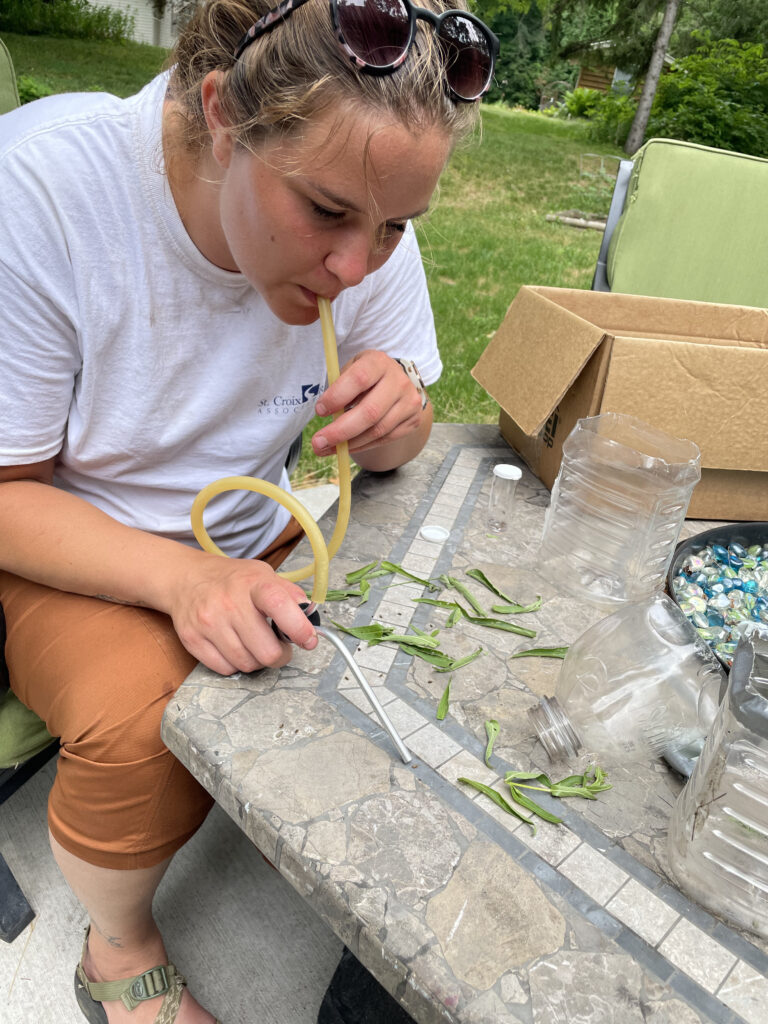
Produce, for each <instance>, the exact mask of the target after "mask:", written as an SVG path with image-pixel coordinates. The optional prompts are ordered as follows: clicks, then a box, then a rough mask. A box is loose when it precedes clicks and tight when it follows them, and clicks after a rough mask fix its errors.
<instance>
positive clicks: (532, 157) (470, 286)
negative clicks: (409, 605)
mask: <svg viewBox="0 0 768 1024" xmlns="http://www.w3.org/2000/svg"><path fill="white" fill-rule="evenodd" d="M3 39H4V41H5V43H6V44H7V46H8V49H9V50H10V52H11V56H12V57H13V60H14V64H15V66H16V72H17V74H26V75H30V76H32V77H33V78H35V79H38V80H39V81H41V82H43V83H45V84H46V85H47V86H48V87H49V88H51V89H52V90H53V91H54V92H62V91H67V90H84V89H85V90H99V89H101V90H106V91H109V92H114V93H116V94H117V95H120V96H128V95H130V94H131V93H133V92H136V91H137V90H138V89H140V88H141V87H142V85H144V84H145V83H146V82H147V81H148V80H149V79H150V78H151V77H152V76H153V75H154V74H156V73H157V71H158V70H159V69H160V67H161V66H162V64H163V61H164V60H165V56H166V54H165V51H164V50H162V49H158V48H157V47H152V46H147V45H144V44H139V43H110V42H103V43H93V42H86V41H83V40H76V39H49V38H46V37H42V36H18V35H13V34H10V33H8V34H6V35H4V36H3ZM482 120H483V130H482V133H481V135H480V136H479V137H478V138H477V139H475V140H473V141H472V142H470V143H468V144H466V145H465V146H463V147H462V148H461V149H460V150H459V151H457V152H456V153H455V154H454V157H453V159H452V161H451V163H450V166H449V167H448V169H447V171H446V172H445V174H444V176H443V179H442V182H441V185H440V192H439V195H438V196H437V197H436V200H435V202H434V203H433V209H432V211H431V213H430V214H429V216H428V218H426V219H425V220H424V221H423V222H422V223H420V224H419V225H418V229H417V230H418V234H419V242H420V244H421V248H422V254H423V256H424V259H425V265H426V268H427V276H428V280H429V289H430V295H431V298H432V305H433V308H434V312H435V322H436V325H437V335H438V340H439V343H440V351H441V354H442V358H443V363H444V365H445V369H444V372H443V376H442V378H441V379H440V381H438V383H437V384H435V385H434V386H433V387H432V388H431V389H430V396H431V398H432V401H433V404H434V407H435V419H436V420H437V421H438V422H446V421H447V422H455V423H459V422H471V423H489V422H494V421H495V420H496V418H497V416H498V408H497V407H496V406H495V404H494V403H493V402H492V401H491V400H490V399H489V398H488V397H487V395H486V394H485V392H484V391H483V390H482V389H481V388H480V387H479V386H478V385H477V384H475V382H474V381H473V380H472V378H471V377H470V374H469V371H470V369H471V368H472V366H474V364H475V362H476V361H477V359H478V357H479V355H480V353H481V352H482V351H483V349H484V348H485V346H486V345H487V344H488V340H489V338H490V337H491V335H492V334H493V332H494V330H495V329H496V328H497V327H498V325H499V323H500V322H501V320H502V319H503V317H504V313H505V311H506V309H507V307H508V306H509V303H510V302H511V301H512V299H513V298H514V296H515V294H516V293H517V290H518V288H519V287H520V285H523V284H541V285H554V286H561V287H569V288H589V287H590V284H591V281H592V274H593V272H594V267H595V262H596V260H597V253H598V250H599V248H600V239H601V236H600V233H599V232H597V231H592V230H579V229H577V228H572V227H566V226H564V225H562V224H558V223H551V222H548V221H547V220H546V219H545V218H546V215H547V214H548V213H558V212H561V211H565V210H580V211H582V212H584V213H587V214H600V213H602V214H605V213H607V211H608V205H609V203H610V198H611V193H612V190H613V180H612V176H611V175H612V174H613V173H614V172H615V167H616V161H615V159H606V160H605V170H606V171H607V172H608V173H588V174H587V173H581V171H582V170H586V169H587V168H589V169H590V170H591V171H594V169H595V165H596V164H597V165H599V161H597V160H595V159H594V158H586V157H585V154H590V153H594V154H598V155H599V156H605V157H612V158H615V157H618V156H620V155H622V154H621V152H620V150H618V149H616V148H612V147H606V146H602V145H597V144H596V143H594V142H592V141H591V140H590V139H589V138H588V136H587V127H588V126H587V123H586V122H584V121H559V120H554V119H552V118H547V117H544V116H543V115H540V114H538V113H532V112H528V111H522V110H510V109H508V108H505V107H501V106H489V105H487V106H485V107H484V108H483V118H482ZM582 165H583V166H582ZM321 422H322V421H321V420H320V419H316V420H315V421H313V423H312V424H310V426H309V427H308V428H307V433H308V434H310V433H313V432H314V431H315V430H317V429H318V428H319V426H320V424H321ZM333 472H334V465H333V464H332V463H331V462H329V460H327V459H324V460H319V459H316V458H315V457H314V456H313V455H312V454H311V452H309V453H308V445H306V444H305V445H304V451H303V453H302V457H301V461H300V463H299V467H298V470H297V472H296V474H295V475H294V479H295V480H301V481H309V480H318V479H320V480H322V479H324V478H327V477H329V476H331V475H332V473H333Z"/></svg>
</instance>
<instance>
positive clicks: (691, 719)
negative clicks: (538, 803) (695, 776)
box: [529, 593, 727, 774]
mask: <svg viewBox="0 0 768 1024" xmlns="http://www.w3.org/2000/svg"><path fill="white" fill-rule="evenodd" d="M726 685H727V679H726V675H725V671H724V669H723V667H722V665H721V664H720V662H719V661H718V660H717V658H716V657H715V656H714V654H713V653H712V651H711V650H710V648H709V647H708V646H707V644H706V643H705V642H704V641H703V640H702V639H701V637H699V636H698V634H697V633H696V630H695V629H694V628H693V626H692V625H691V624H690V622H689V621H688V620H687V619H686V617H685V615H684V614H683V613H682V612H681V611H680V609H679V608H678V606H677V605H676V604H675V603H674V602H673V601H672V600H670V598H669V597H667V596H666V594H663V593H658V594H654V595H653V596H652V597H651V598H649V599H648V600H646V601H644V602H642V603H638V604H632V605H625V606H623V607H622V608H620V609H619V610H618V611H616V612H614V613H613V614H612V615H608V616H606V617H605V618H604V619H601V620H600V621H599V622H597V623H596V624H595V625H594V626H592V627H591V628H590V629H588V630H587V631H586V632H585V633H583V634H582V635H581V636H580V637H579V639H578V640H577V641H576V642H575V643H573V644H571V646H570V648H569V649H568V652H567V654H566V656H565V659H564V660H563V666H562V669H561V671H560V676H559V677H558V681H557V686H556V690H555V697H554V698H553V699H552V698H546V697H545V698H543V699H542V701H541V702H540V704H539V705H537V706H535V707H533V708H531V709H530V712H529V714H530V716H531V718H532V719H533V723H534V726H535V728H536V731H537V733H538V735H539V739H540V740H541V742H542V744H543V746H544V748H545V750H546V751H547V753H548V754H549V755H550V757H552V758H553V759H555V758H567V757H574V756H575V755H576V754H577V753H578V752H579V749H580V748H581V747H584V748H586V750H587V751H588V752H590V753H594V754H596V755H597V756H598V757H600V758H601V759H603V760H604V762H605V763H607V764H610V763H614V764H616V763H621V764H623V763H624V762H626V761H637V760H644V761H645V760H649V759H651V758H653V757H664V758H665V759H666V760H667V761H669V762H670V763H671V764H672V765H673V766H674V767H676V768H678V770H680V771H681V772H682V773H683V774H690V770H691V769H692V767H693V765H692V763H691V760H692V759H694V758H695V757H697V756H698V754H699V753H700V751H701V748H702V747H703V745H704V739H705V737H706V735H707V732H708V731H709V729H710V727H711V725H712V722H713V721H714V719H715V716H716V714H717V709H718V705H719V702H720V697H721V693H722V692H723V691H724V690H725V687H726ZM601 763H603V761H601Z"/></svg>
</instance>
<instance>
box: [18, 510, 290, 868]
mask: <svg viewBox="0 0 768 1024" xmlns="http://www.w3.org/2000/svg"><path fill="white" fill-rule="evenodd" d="M301 536H302V531H301V527H300V526H299V524H298V523H297V522H296V521H295V520H292V521H291V522H290V523H289V524H288V526H287V527H286V528H285V530H284V531H283V532H282V533H281V534H280V536H279V537H278V538H277V539H276V540H275V541H274V543H273V544H271V545H270V547H269V548H268V549H267V550H266V551H265V552H263V553H262V555H261V556H260V558H261V559H262V560H264V561H266V562H269V564H270V565H271V566H272V567H273V568H276V567H277V566H278V565H280V563H281V562H282V561H283V560H284V559H285V558H286V557H287V555H288V554H289V553H290V551H291V550H292V549H293V548H294V547H295V546H296V544H297V543H298V542H299V540H300V539H301ZM0 605H2V608H3V612H4V614H5V619H6V629H7V638H6V647H5V657H6V662H7V664H8V672H9V676H10V681H11V689H12V690H13V691H14V693H15V694H16V695H17V697H18V698H19V700H21V701H22V702H23V703H24V704H26V705H27V707H29V708H31V709H32V710H33V711H34V712H35V713H36V714H37V715H39V717H40V718H42V719H43V721H44V722H45V723H46V726H47V728H48V731H49V732H50V733H51V735H52V736H58V737H60V742H61V747H60V756H59V760H58V766H57V771H56V779H55V781H54V784H53V787H52V789H51V793H50V796H49V799H48V824H49V827H50V830H51V832H52V834H53V836H54V837H55V839H56V840H57V841H58V842H59V843H60V844H61V845H62V846H63V847H64V848H65V849H66V850H68V851H69V852H70V853H72V854H74V855H75V856H76V857H79V858H80V859H81V860H84V861H87V862H88V863H90V864H95V865H97V866H99V867H105V868H117V869H135V868H145V867H151V866H153V865H155V864H158V863H159V862H160V861H162V860H165V858H166V857H170V856H171V855H172V854H173V853H175V852H176V850H178V849H179V848H180V847H181V846H183V845H184V843H185V842H186V841H187V840H188V839H189V838H190V837H191V836H192V835H193V834H194V833H195V831H196V830H197V829H198V828H199V827H200V825H201V824H202V823H203V821H204V820H205V817H206V815H207V814H208V811H209V810H210V808H211V805H212V803H213V800H212V797H211V796H210V795H209V794H208V793H207V792H206V791H205V789H203V787H202V786H201V785H200V784H199V783H198V782H197V781H196V780H195V779H194V778H193V777H192V775H190V773H189V772H188V771H187V769H186V768H185V767H184V766H183V765H182V764H181V762H180V761H178V760H177V759H176V758H175V757H174V755H173V754H172V753H171V752H170V751H169V750H168V748H167V747H166V746H165V745H164V744H163V741H162V739H161V737H160V720H161V718H162V715H163V711H164V710H165V706H166V704H167V703H168V701H169V699H170V698H171V696H172V695H173V694H174V693H175V692H176V690H177V689H178V687H179V686H180V685H181V683H182V682H183V681H184V679H185V678H186V677H187V676H188V675H189V673H190V672H191V671H192V669H193V668H194V667H195V665H196V664H197V661H196V659H195V658H193V657H192V655H191V654H189V653H188V652H187V651H186V650H185V648H184V647H183V646H182V644H181V642H180V641H179V639H178V637H177V636H176V633H175V631H174V629H173V625H172V623H171V620H170V618H169V617H168V616H167V615H164V614H163V613H161V612H157V611H152V610H151V609H147V608H138V607H135V606H133V605H120V604H111V603H108V602H106V601H101V600H99V599H97V598H92V597H81V596H79V595H77V594H70V593H65V592H63V591H60V590H53V589H51V588H50V587H44V586H41V585H40V584H38V583H31V582H30V581H29V580H25V579H21V578H20V577H18V576H13V575H12V574H11V573H7V572H0Z"/></svg>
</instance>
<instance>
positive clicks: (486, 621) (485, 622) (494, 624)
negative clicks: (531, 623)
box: [462, 609, 536, 657]
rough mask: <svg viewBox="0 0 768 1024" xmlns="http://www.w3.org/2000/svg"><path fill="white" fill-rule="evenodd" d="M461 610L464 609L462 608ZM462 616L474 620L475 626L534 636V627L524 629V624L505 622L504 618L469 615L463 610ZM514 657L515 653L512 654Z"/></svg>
mask: <svg viewBox="0 0 768 1024" xmlns="http://www.w3.org/2000/svg"><path fill="white" fill-rule="evenodd" d="M462 611H464V610H463V609H462ZM464 618H465V619H467V621H469V622H474V624H475V625H476V626H486V627H487V628H488V629H503V630H505V631H506V632H507V633H517V635H518V636H527V637H529V638H531V637H534V636H536V630H535V629H526V628H525V626H518V625H516V624H515V623H514V622H507V621H506V620H505V619H491V618H489V617H488V616H481V615H470V614H469V613H468V612H464ZM513 657H516V655H513Z"/></svg>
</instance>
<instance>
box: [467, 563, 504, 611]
mask: <svg viewBox="0 0 768 1024" xmlns="http://www.w3.org/2000/svg"><path fill="white" fill-rule="evenodd" d="M467 576H469V578H470V579H471V580H477V582H478V583H482V585H483V586H484V587H487V588H488V590H490V592H491V593H492V594H495V595H496V597H500V598H501V599H502V600H503V601H506V602H507V604H515V602H514V601H513V600H512V598H511V597H507V595H506V594H505V593H504V592H503V591H501V590H499V588H498V587H496V586H494V584H493V583H491V581H490V580H489V579H488V577H487V576H486V575H485V573H484V572H482V571H481V570H480V569H467Z"/></svg>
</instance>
